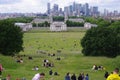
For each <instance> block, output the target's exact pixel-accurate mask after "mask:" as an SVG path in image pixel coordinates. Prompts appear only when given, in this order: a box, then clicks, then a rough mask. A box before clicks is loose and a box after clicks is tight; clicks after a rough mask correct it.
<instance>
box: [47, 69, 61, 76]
mask: <svg viewBox="0 0 120 80" xmlns="http://www.w3.org/2000/svg"><path fill="white" fill-rule="evenodd" d="M49 75H55V76H58V75H59V74H58V72H54V73H53V71H52V70H50V71H49Z"/></svg>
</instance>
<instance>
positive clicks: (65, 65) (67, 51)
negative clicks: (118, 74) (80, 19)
mask: <svg viewBox="0 0 120 80" xmlns="http://www.w3.org/2000/svg"><path fill="white" fill-rule="evenodd" d="M38 32H39V31H38ZM38 32H29V33H25V34H24V38H23V40H24V45H23V46H24V52H20V54H25V55H27V56H32V57H33V60H31V61H30V60H28V57H27V56H26V57H23V60H24V63H21V64H19V63H16V62H15V59H14V58H13V57H8V56H3V55H0V63H2V64H3V67H4V68H5V70H4V71H3V77H6V75H8V74H10V75H11V76H12V80H15V79H16V78H22V77H26V78H27V80H31V79H32V77H33V76H34V74H36V73H38V72H44V73H45V74H46V77H45V80H64V76H65V74H66V73H67V72H70V73H71V74H72V73H75V74H76V75H77V76H78V75H79V73H82V72H84V73H85V74H86V73H88V74H89V76H90V80H105V79H104V77H103V76H104V72H105V71H104V70H103V71H92V70H91V68H92V66H93V65H94V64H96V65H103V66H104V67H105V68H106V70H107V71H109V72H111V71H112V70H113V68H114V66H112V64H111V61H113V60H114V59H111V58H106V57H85V56H83V55H82V54H81V50H82V47H81V45H80V40H81V39H82V37H83V36H84V34H85V32H84V31H81V32H79V31H78V32H40V33H38ZM75 45H76V46H75ZM39 50H42V51H45V54H42V53H37V51H39ZM57 50H61V53H57ZM48 53H49V54H52V53H55V54H56V56H54V57H50V56H48ZM57 57H61V60H60V61H58V60H56V58H57ZM44 59H48V60H49V61H50V62H53V63H54V65H55V67H53V68H45V67H43V66H42V63H43V60H44ZM36 65H38V66H39V71H32V68H33V66H36ZM50 69H52V70H53V72H55V71H57V72H58V73H59V74H60V75H59V76H49V74H48V72H49V70H50Z"/></svg>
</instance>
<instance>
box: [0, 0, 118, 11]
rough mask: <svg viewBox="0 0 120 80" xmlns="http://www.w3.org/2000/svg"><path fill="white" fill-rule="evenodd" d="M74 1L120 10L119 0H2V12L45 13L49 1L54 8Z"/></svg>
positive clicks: (0, 3)
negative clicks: (54, 5)
mask: <svg viewBox="0 0 120 80" xmlns="http://www.w3.org/2000/svg"><path fill="white" fill-rule="evenodd" d="M74 1H75V2H77V3H81V4H85V3H88V4H89V5H90V6H98V7H99V11H100V12H103V11H104V9H108V10H109V11H114V10H117V11H119V12H120V7H119V6H120V1H119V0H104V1H103V0H96V1H94V0H69V1H68V0H64V1H62V0H0V13H15V12H18V13H40V12H41V13H45V12H46V11H47V3H48V2H50V3H51V8H53V4H58V5H59V7H61V8H63V9H64V7H65V6H68V5H70V4H72V3H73V2H74ZM63 3H64V4H63Z"/></svg>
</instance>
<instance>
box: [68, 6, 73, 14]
mask: <svg viewBox="0 0 120 80" xmlns="http://www.w3.org/2000/svg"><path fill="white" fill-rule="evenodd" d="M72 13H73V6H72V5H70V6H69V16H72Z"/></svg>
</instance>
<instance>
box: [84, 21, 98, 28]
mask: <svg viewBox="0 0 120 80" xmlns="http://www.w3.org/2000/svg"><path fill="white" fill-rule="evenodd" d="M92 27H97V25H96V24H91V23H88V22H86V23H85V24H84V28H86V29H90V28H92Z"/></svg>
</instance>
